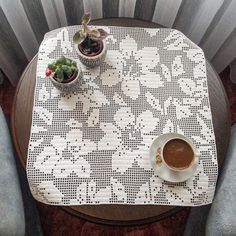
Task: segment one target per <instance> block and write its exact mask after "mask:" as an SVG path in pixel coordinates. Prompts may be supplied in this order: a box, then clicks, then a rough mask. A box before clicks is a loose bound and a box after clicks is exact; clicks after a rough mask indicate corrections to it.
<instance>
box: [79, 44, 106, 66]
mask: <svg viewBox="0 0 236 236" xmlns="http://www.w3.org/2000/svg"><path fill="white" fill-rule="evenodd" d="M102 43H103V49H102V51H101V52H100V53H99V54H98V55H96V56H90V57H89V56H86V55H84V54H83V53H82V52H81V51H80V50H79V47H78V44H75V49H76V51H77V53H78V55H79V59H80V61H81V63H83V64H84V65H85V66H87V67H90V68H92V67H95V66H99V65H100V64H101V63H102V62H103V61H104V60H105V57H106V54H107V46H106V41H105V40H102Z"/></svg>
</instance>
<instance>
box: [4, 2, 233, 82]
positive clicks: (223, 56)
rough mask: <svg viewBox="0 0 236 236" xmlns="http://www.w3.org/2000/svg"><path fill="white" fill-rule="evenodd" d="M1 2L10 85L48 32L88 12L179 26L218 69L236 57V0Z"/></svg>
mask: <svg viewBox="0 0 236 236" xmlns="http://www.w3.org/2000/svg"><path fill="white" fill-rule="evenodd" d="M0 6H1V8H0V27H1V31H0V55H1V56H0V69H1V70H2V71H3V72H4V73H5V74H6V75H7V76H8V78H9V79H10V80H11V82H12V84H16V83H17V81H18V79H19V76H20V74H21V73H22V71H23V69H24V68H25V66H26V65H27V63H28V62H29V61H30V60H31V59H32V58H33V56H34V55H35V54H36V53H37V51H38V48H39V45H40V42H41V41H42V39H43V36H44V34H45V33H46V32H48V31H50V30H53V29H56V28H59V27H63V26H67V25H76V24H79V23H80V19H81V16H82V15H83V13H84V12H87V11H90V12H92V18H93V19H98V18H107V17H132V18H138V19H144V20H148V21H153V22H156V23H158V24H162V25H163V26H165V27H172V28H176V29H178V30H180V31H182V32H183V33H184V34H185V35H187V36H188V37H189V38H190V39H191V40H192V41H194V42H195V43H196V44H198V45H199V46H200V47H201V48H202V49H203V50H204V52H205V55H206V57H207V59H208V60H209V61H211V63H212V64H213V66H214V67H215V69H216V71H217V72H221V71H222V70H223V69H224V68H225V67H226V66H227V65H229V64H230V63H231V62H232V61H233V60H234V58H235V57H236V20H235V19H236V18H235V15H236V0H0ZM234 64H235V62H234ZM232 68H236V66H234V67H233V66H232Z"/></svg>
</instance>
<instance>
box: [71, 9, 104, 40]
mask: <svg viewBox="0 0 236 236" xmlns="http://www.w3.org/2000/svg"><path fill="white" fill-rule="evenodd" d="M90 20H91V15H90V13H86V14H85V15H84V16H83V17H82V22H81V23H82V26H83V28H82V29H81V30H79V31H78V32H76V33H75V35H74V37H73V41H74V43H76V44H81V43H83V42H84V41H85V39H86V38H88V43H90V42H89V41H90V40H93V41H99V40H103V39H105V38H106V37H107V35H108V34H107V32H106V31H105V30H103V29H92V28H90V27H89V26H88V23H89V22H90ZM91 45H92V43H91Z"/></svg>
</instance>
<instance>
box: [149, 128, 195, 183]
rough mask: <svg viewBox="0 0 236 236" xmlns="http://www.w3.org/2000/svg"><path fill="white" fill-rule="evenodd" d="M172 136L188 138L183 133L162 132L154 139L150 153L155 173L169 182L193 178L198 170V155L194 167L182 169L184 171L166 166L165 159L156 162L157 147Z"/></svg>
mask: <svg viewBox="0 0 236 236" xmlns="http://www.w3.org/2000/svg"><path fill="white" fill-rule="evenodd" d="M172 138H181V139H186V137H185V136H183V135H181V134H177V133H167V134H162V135H160V136H159V137H157V138H156V139H155V140H154V141H153V143H152V145H151V147H150V152H149V155H150V161H151V165H152V167H153V169H154V171H155V173H156V174H157V175H158V176H159V177H160V178H162V179H164V180H166V181H169V182H174V183H178V182H183V181H185V180H187V179H189V178H191V177H192V176H193V175H194V174H195V172H196V170H197V165H198V157H197V156H196V159H195V162H194V163H193V165H192V167H191V168H189V169H188V170H182V171H174V170H171V169H169V168H168V167H167V166H166V164H165V163H164V162H163V161H162V162H161V163H159V164H157V163H156V153H157V149H158V148H159V147H162V146H163V145H164V144H165V143H166V142H167V140H169V139H172Z"/></svg>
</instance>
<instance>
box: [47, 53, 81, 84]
mask: <svg viewBox="0 0 236 236" xmlns="http://www.w3.org/2000/svg"><path fill="white" fill-rule="evenodd" d="M77 71H78V68H77V65H76V62H75V61H73V60H71V59H69V58H66V57H64V56H62V57H60V58H59V59H57V60H56V61H55V62H53V63H52V64H48V68H47V70H46V76H50V75H51V74H53V78H54V79H55V80H56V81H58V82H63V81H66V80H68V79H70V78H71V76H72V75H73V74H74V73H75V72H77Z"/></svg>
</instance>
